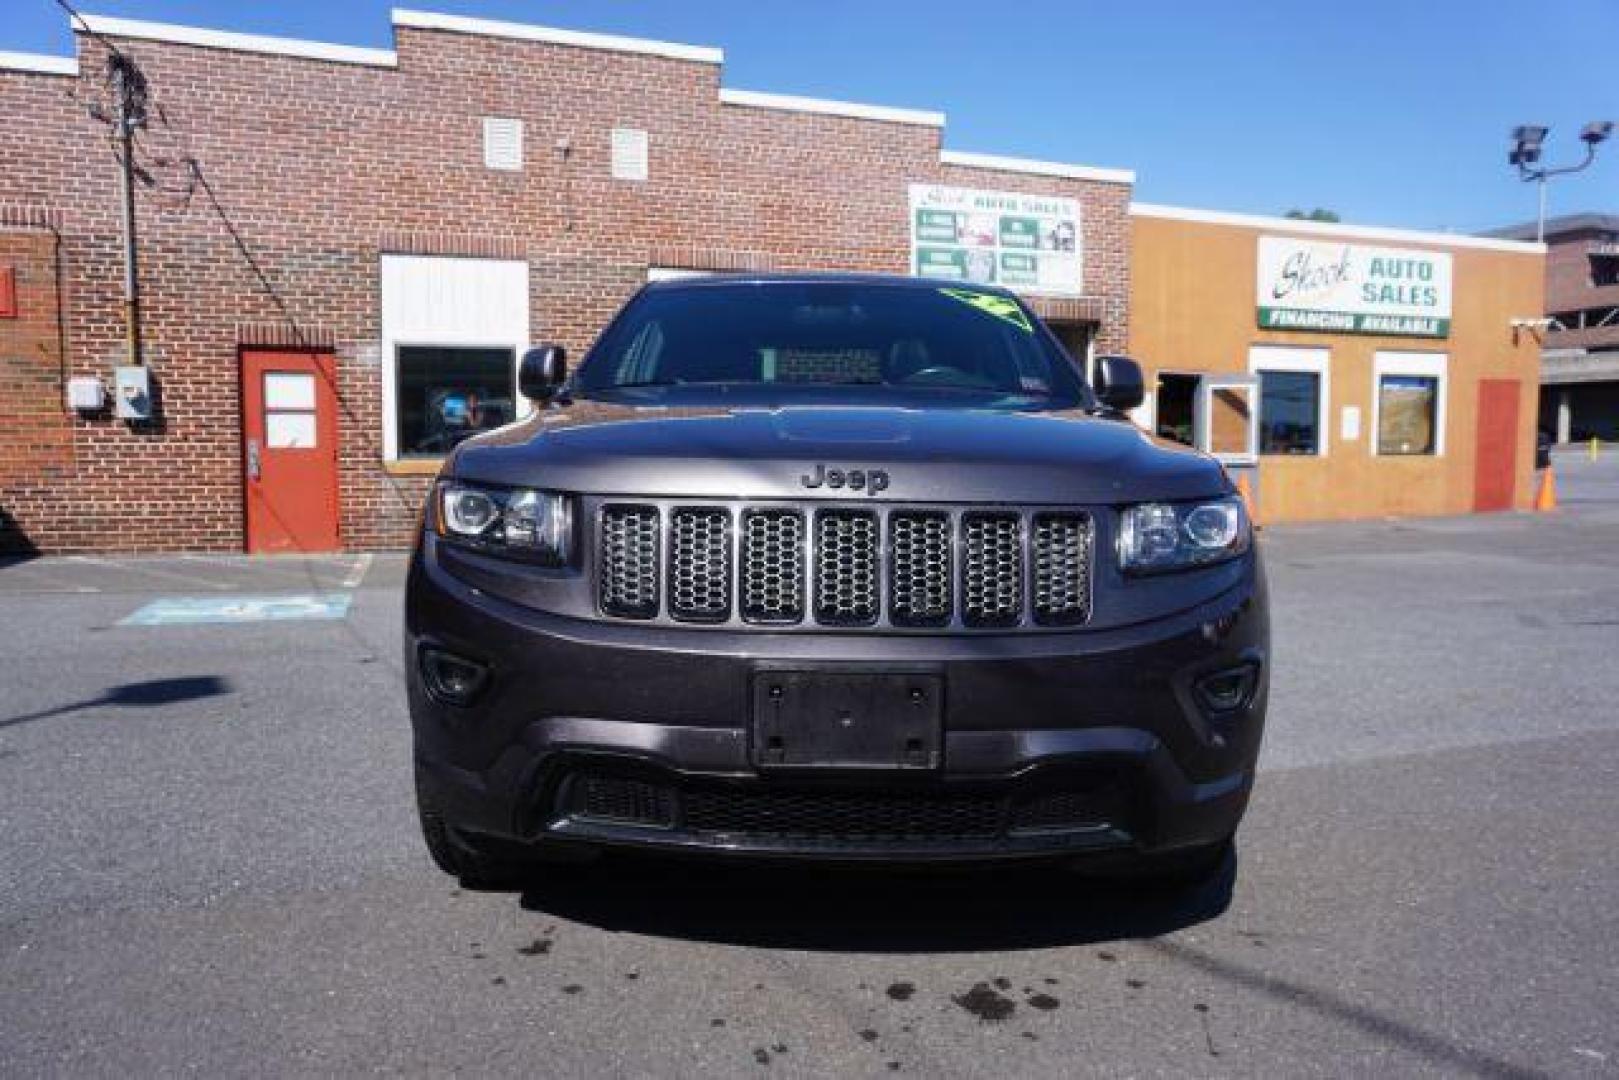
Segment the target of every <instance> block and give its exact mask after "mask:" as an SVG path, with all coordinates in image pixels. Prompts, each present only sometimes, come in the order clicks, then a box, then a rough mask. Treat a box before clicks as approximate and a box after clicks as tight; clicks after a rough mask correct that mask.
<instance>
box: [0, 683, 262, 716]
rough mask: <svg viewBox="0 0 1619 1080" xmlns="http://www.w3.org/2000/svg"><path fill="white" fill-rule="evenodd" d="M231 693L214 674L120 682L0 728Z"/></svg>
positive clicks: (228, 687) (149, 706)
mask: <svg viewBox="0 0 1619 1080" xmlns="http://www.w3.org/2000/svg"><path fill="white" fill-rule="evenodd" d="M230 692H231V685H230V683H229V682H227V681H226V680H224V679H221V678H220V677H219V676H217V675H199V676H194V677H190V678H182V679H151V680H149V681H147V682H136V683H123V684H122V685H119V686H111V687H108V688H107V689H106V690H105V691H103V692H102V693H101V694H100V695H99V696H97V697H93V698H87V699H86V700H84V701H74V702H69V703H68V704H66V705H58V706H56V707H55V708H52V709H42V710H40V711H39V712H31V713H22V714H21V715H18V716H7V717H0V728H8V727H14V726H16V725H17V724H27V723H31V722H32V721H35V720H46V719H49V718H50V717H53V716H65V715H67V714H68V713H74V712H79V711H80V710H82V709H99V708H102V707H104V706H108V705H113V706H120V707H135V708H152V707H154V706H162V705H178V704H180V703H181V702H185V701H196V700H198V699H200V698H206V697H217V696H219V695H220V694H228V693H230Z"/></svg>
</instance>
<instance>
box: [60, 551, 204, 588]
mask: <svg viewBox="0 0 1619 1080" xmlns="http://www.w3.org/2000/svg"><path fill="white" fill-rule="evenodd" d="M67 561H68V562H71V563H78V564H79V565H81V566H98V567H102V568H103V569H106V570H110V571H111V572H112V573H113V575H114V576H115V577H116V578H118V579H120V583H122V584H129V582H128V580H127V579H128V576H129V575H130V574H139V575H141V576H144V577H149V578H157V579H159V580H161V581H178V582H181V583H182V584H184V585H188V586H190V587H191V588H193V589H199V588H200V589H228V588H230V586H229V585H226V584H225V583H224V582H221V581H214V580H212V579H211V578H205V577H200V576H198V575H196V574H181V573H177V572H175V571H173V570H166V569H164V568H163V567H161V566H153V565H151V564H150V563H149V562H146V561H144V560H141V559H100V558H97V557H96V556H94V555H69V556H67ZM169 587H170V588H173V586H172V585H171V586H169ZM131 591H133V590H131Z"/></svg>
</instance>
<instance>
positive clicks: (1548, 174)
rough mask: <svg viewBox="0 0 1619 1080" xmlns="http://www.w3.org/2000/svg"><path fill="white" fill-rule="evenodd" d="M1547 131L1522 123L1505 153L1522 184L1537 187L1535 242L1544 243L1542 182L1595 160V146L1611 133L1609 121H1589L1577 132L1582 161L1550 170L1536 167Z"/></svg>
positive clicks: (1571, 171) (1544, 184)
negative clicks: (1583, 151) (1510, 149)
mask: <svg viewBox="0 0 1619 1080" xmlns="http://www.w3.org/2000/svg"><path fill="white" fill-rule="evenodd" d="M1548 130H1550V129H1549V128H1547V127H1545V126H1544V125H1541V124H1522V125H1520V126H1518V127H1515V128H1513V129H1512V151H1511V152H1510V153H1509V154H1507V161H1508V163H1509V164H1512V165H1516V166H1517V168H1518V177H1519V179H1521V180H1523V181H1524V182H1525V183H1527V182H1529V181H1531V180H1533V181H1534V182H1535V183H1536V184H1537V185H1538V186H1539V195H1540V211H1539V213H1538V214H1537V215H1536V218H1535V239H1536V240H1538V241H1539V242H1540V243H1545V242H1546V181H1547V180H1549V179H1551V178H1552V177H1554V176H1567V175H1568V174H1569V173H1577V172H1579V171H1580V170H1581V169H1584V168H1585V167H1587V166H1588V165H1590V164H1591V162H1592V161H1594V160H1596V156H1597V144H1598V143H1600V142H1603V141H1605V140H1606V139H1607V138H1608V136H1610V135H1612V134H1613V121H1612V120H1593V121H1591V122H1590V123H1589V124H1586V125H1585V126H1584V127H1583V128H1581V129H1580V141H1581V142H1583V143H1584V144H1585V160H1583V161H1581V162H1580V163H1579V164H1578V165H1564V166H1563V167H1561V168H1558V169H1554V168H1551V167H1550V166H1548V165H1541V164H1540V147H1541V144H1542V143H1544V142H1545V141H1546V132H1547V131H1548Z"/></svg>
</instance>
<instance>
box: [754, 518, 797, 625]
mask: <svg viewBox="0 0 1619 1080" xmlns="http://www.w3.org/2000/svg"><path fill="white" fill-rule="evenodd" d="M804 541H805V532H804V515H803V514H801V513H799V512H798V511H797V510H749V511H747V512H745V513H744V514H743V515H742V617H743V618H744V619H746V620H747V621H748V622H756V623H795V622H798V621H799V620H800V619H802V618H803V617H804V552H805V546H804Z"/></svg>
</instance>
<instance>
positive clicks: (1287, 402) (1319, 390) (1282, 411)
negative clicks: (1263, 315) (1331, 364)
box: [1248, 345, 1331, 457]
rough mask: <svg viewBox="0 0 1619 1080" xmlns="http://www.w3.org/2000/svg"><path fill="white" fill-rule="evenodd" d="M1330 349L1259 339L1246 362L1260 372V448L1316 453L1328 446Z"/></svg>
mask: <svg viewBox="0 0 1619 1080" xmlns="http://www.w3.org/2000/svg"><path fill="white" fill-rule="evenodd" d="M1330 355H1331V354H1330V353H1329V352H1328V350H1326V349H1301V348H1283V347H1281V346H1274V345H1256V346H1255V347H1254V348H1252V349H1250V350H1249V353H1248V368H1249V370H1250V371H1252V372H1253V373H1254V374H1255V375H1257V376H1259V452H1260V453H1261V454H1268V455H1279V456H1283V457H1315V456H1319V455H1322V454H1325V453H1326V452H1327V437H1326V420H1327V415H1328V406H1327V402H1328V379H1327V363H1328V360H1329V358H1330Z"/></svg>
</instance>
